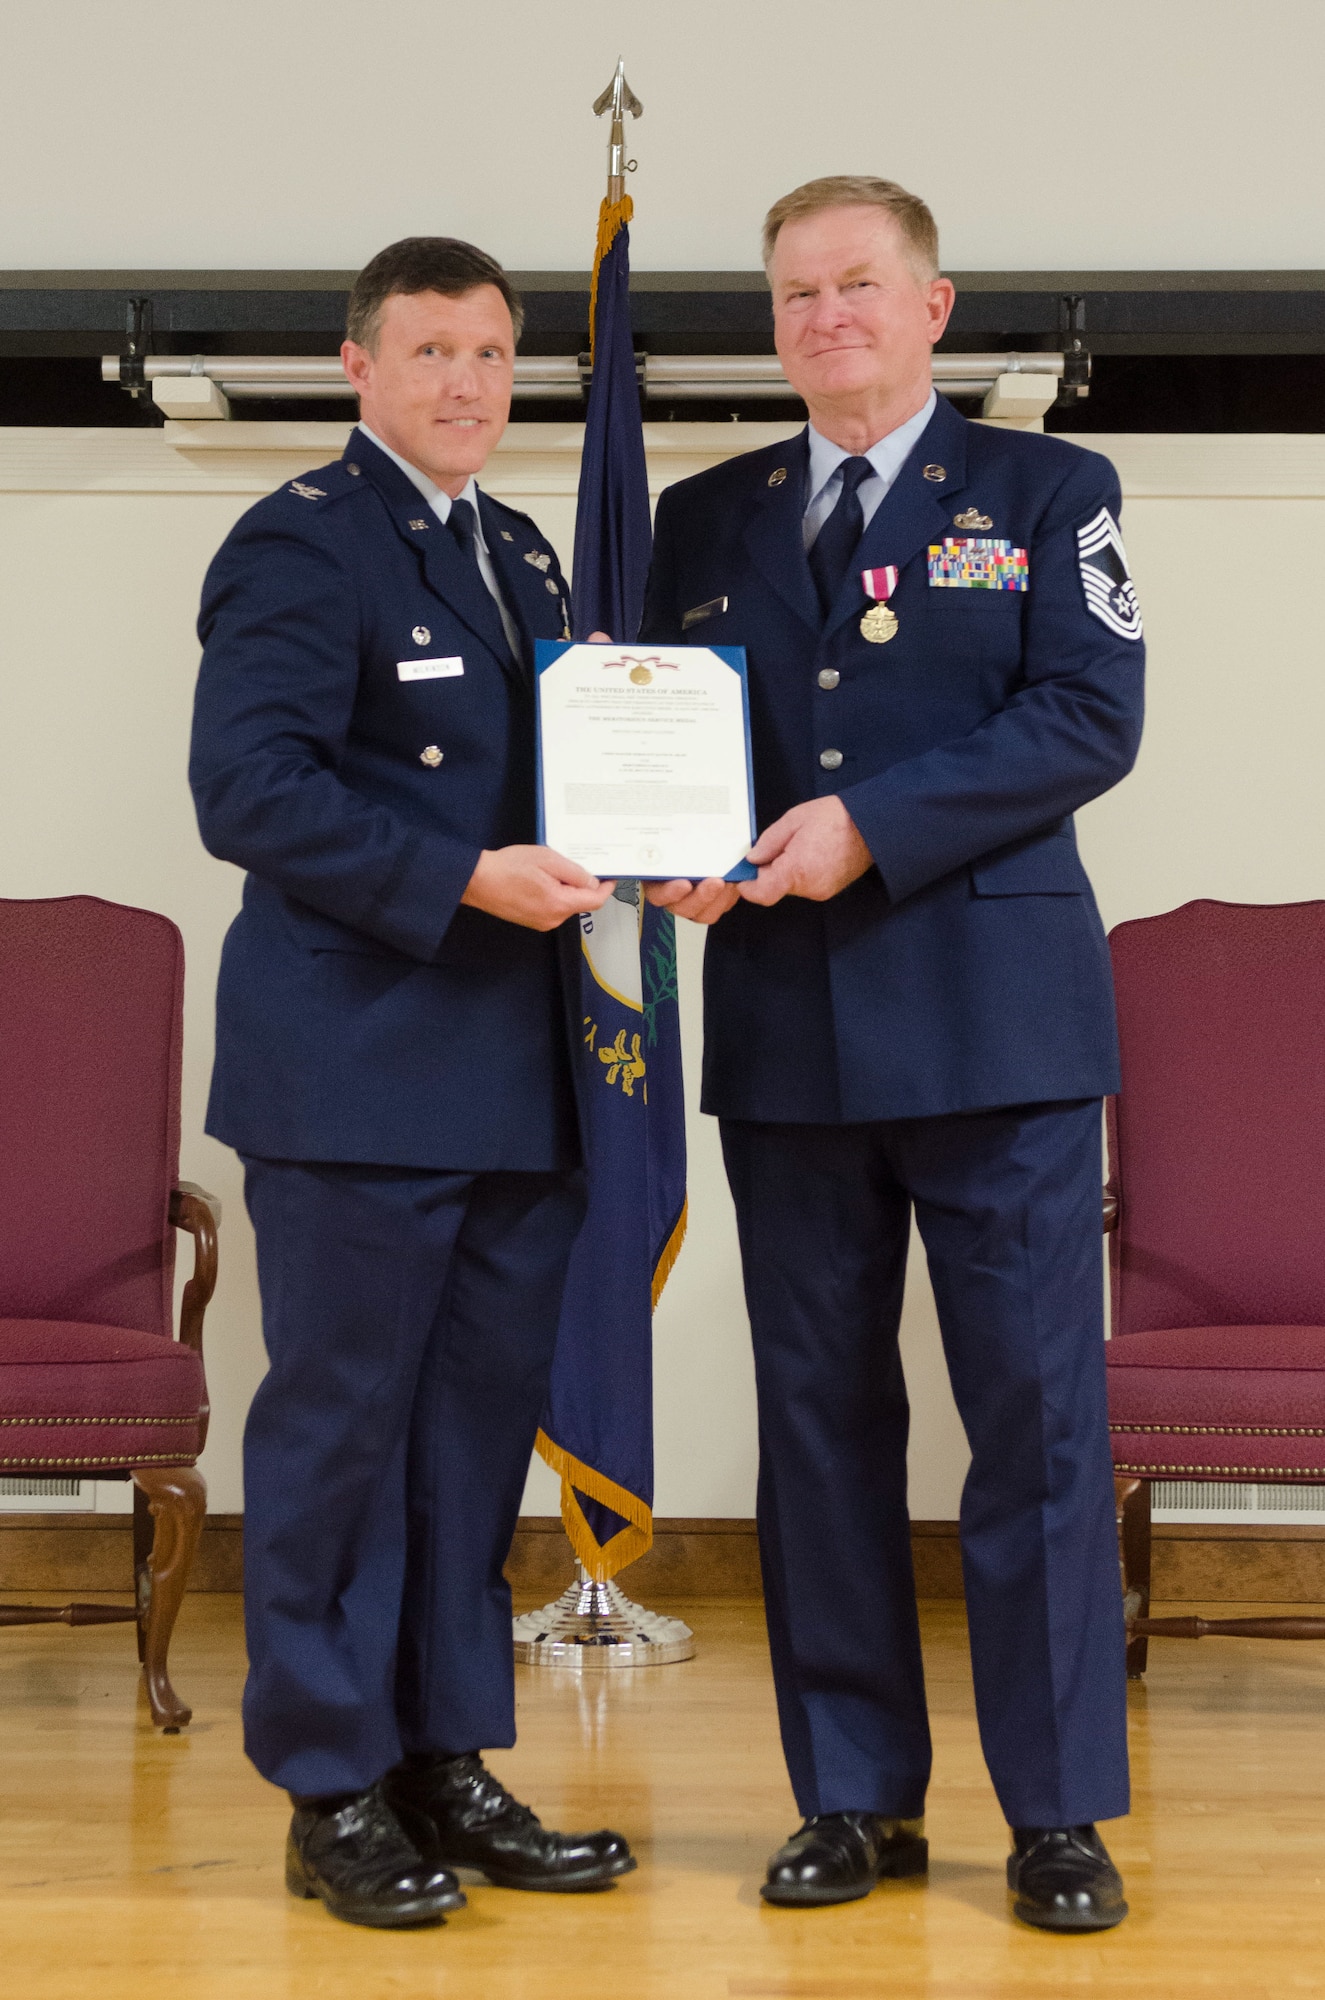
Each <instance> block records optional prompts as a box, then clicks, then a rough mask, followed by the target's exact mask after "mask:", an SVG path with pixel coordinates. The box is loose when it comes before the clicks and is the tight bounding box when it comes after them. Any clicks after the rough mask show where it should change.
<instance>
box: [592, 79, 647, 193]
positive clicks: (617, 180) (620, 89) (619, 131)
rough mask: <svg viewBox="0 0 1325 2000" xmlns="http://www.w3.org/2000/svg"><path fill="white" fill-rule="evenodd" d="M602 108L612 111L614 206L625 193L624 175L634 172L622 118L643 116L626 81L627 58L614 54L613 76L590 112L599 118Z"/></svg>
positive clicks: (610, 170) (609, 184) (610, 144)
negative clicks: (627, 154)
mask: <svg viewBox="0 0 1325 2000" xmlns="http://www.w3.org/2000/svg"><path fill="white" fill-rule="evenodd" d="M605 111H610V112H611V113H612V129H611V131H610V133H609V134H608V140H607V199H608V201H609V203H611V204H613V205H615V203H617V202H619V201H620V199H621V197H622V195H623V194H624V193H625V186H626V180H625V177H626V175H627V174H633V173H634V171H635V162H634V160H628V159H627V158H626V132H625V117H626V113H627V112H629V113H630V115H631V117H632V118H641V117H643V115H644V106H643V105H642V104H641V103H640V101H639V99H638V97H636V95H635V93H634V91H633V90H632V89H631V87H630V85H629V84H628V83H627V82H626V59H625V57H624V56H618V57H617V66H616V75H615V76H614V77H613V78H612V81H611V82H610V83H609V84H608V86H607V89H606V90H605V91H604V92H603V94H602V96H601V97H596V98H595V99H594V107H593V114H594V117H595V118H601V117H602V115H603V113H604V112H605Z"/></svg>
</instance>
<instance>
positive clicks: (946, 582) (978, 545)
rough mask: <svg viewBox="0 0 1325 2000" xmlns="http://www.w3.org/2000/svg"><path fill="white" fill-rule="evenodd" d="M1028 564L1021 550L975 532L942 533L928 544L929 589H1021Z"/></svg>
mask: <svg viewBox="0 0 1325 2000" xmlns="http://www.w3.org/2000/svg"><path fill="white" fill-rule="evenodd" d="M1029 581H1030V565H1029V561H1028V559H1027V555H1026V551H1025V549H1018V548H1014V547H1013V545H1012V543H1011V542H1001V541H991V540H989V539H988V538H987V537H981V536H979V535H945V536H944V538H943V540H942V542H931V543H930V547H929V587H930V589H931V590H1025V589H1026V587H1027V585H1028V583H1029Z"/></svg>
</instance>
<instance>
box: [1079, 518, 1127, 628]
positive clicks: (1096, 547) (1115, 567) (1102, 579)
mask: <svg viewBox="0 0 1325 2000" xmlns="http://www.w3.org/2000/svg"><path fill="white" fill-rule="evenodd" d="M1077 561H1078V564H1079V566H1080V569H1081V587H1082V589H1083V590H1084V591H1085V593H1086V609H1087V611H1089V612H1090V613H1091V614H1092V616H1093V617H1096V618H1098V619H1099V621H1100V623H1101V625H1107V626H1108V628H1109V630H1110V631H1111V632H1114V633H1116V634H1117V636H1118V637H1119V638H1120V639H1139V638H1140V637H1141V606H1140V604H1139V603H1138V602H1137V596H1136V590H1135V587H1134V586H1133V583H1132V573H1131V571H1130V570H1129V569H1128V567H1127V551H1126V550H1125V549H1124V547H1123V538H1122V536H1121V535H1120V534H1119V532H1118V523H1117V522H1116V521H1115V520H1114V518H1113V515H1112V514H1111V513H1110V512H1109V510H1108V508H1107V507H1101V508H1100V511H1099V513H1098V514H1097V515H1096V516H1095V518H1094V520H1093V521H1087V523H1086V525H1085V527H1084V528H1078V529H1077Z"/></svg>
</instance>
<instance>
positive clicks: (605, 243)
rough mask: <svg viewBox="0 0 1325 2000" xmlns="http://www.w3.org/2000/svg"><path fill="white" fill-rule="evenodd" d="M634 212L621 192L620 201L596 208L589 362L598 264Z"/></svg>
mask: <svg viewBox="0 0 1325 2000" xmlns="http://www.w3.org/2000/svg"><path fill="white" fill-rule="evenodd" d="M634 213H635V204H634V202H633V201H632V200H631V198H630V196H629V195H628V194H623V195H622V197H621V199H620V201H606V200H604V201H603V203H602V205H601V206H600V208H599V210H598V242H597V244H596V245H595V247H594V253H593V279H592V282H591V283H590V286H589V360H590V362H591V363H592V361H593V350H594V339H595V336H596V333H597V328H598V270H599V266H600V265H601V264H602V261H603V259H604V257H606V255H607V253H608V251H609V250H610V249H611V248H612V245H613V244H614V243H615V242H616V240H617V237H618V236H619V235H620V233H621V231H622V230H623V229H624V228H625V226H626V224H627V223H628V222H629V221H630V218H631V217H632V216H633V215H634Z"/></svg>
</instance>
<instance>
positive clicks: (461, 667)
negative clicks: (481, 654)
mask: <svg viewBox="0 0 1325 2000" xmlns="http://www.w3.org/2000/svg"><path fill="white" fill-rule="evenodd" d="M464 671H465V663H464V661H463V660H462V659H461V657H460V655H459V654H458V653H453V654H452V655H451V657H450V658H449V659H446V660H397V661H396V674H397V676H398V677H399V679H401V680H402V681H449V680H452V679H454V677H455V675H456V674H463V672H464Z"/></svg>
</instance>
